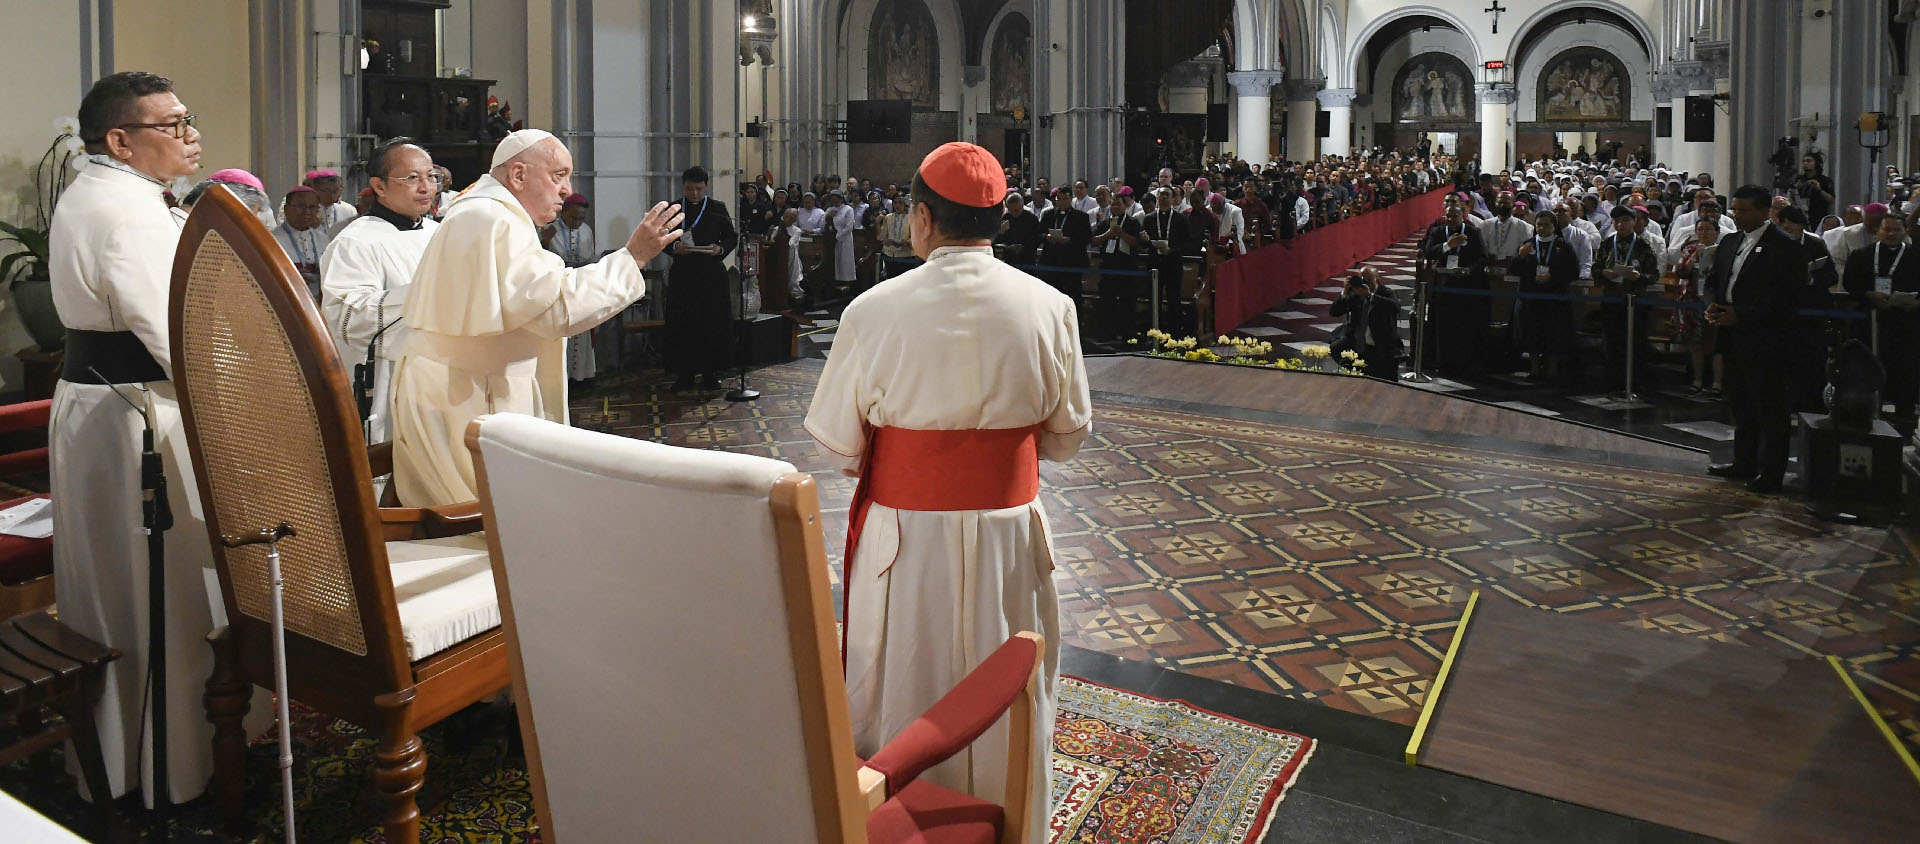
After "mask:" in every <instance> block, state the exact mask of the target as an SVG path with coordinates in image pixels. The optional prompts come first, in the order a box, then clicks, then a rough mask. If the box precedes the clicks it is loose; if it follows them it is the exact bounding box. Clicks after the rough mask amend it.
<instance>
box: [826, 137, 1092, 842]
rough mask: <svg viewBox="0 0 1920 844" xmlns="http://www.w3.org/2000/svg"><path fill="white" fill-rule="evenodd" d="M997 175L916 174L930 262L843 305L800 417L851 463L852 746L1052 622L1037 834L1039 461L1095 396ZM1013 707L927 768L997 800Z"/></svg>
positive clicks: (1069, 448)
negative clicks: (1007, 257)
mask: <svg viewBox="0 0 1920 844" xmlns="http://www.w3.org/2000/svg"><path fill="white" fill-rule="evenodd" d="M1005 190H1006V179H1005V176H1004V173H1003V171H1002V169H1001V167H1000V163H999V162H998V161H996V160H994V157H993V154H992V153H989V152H987V151H986V150H985V149H982V148H981V147H978V146H974V145H972V144H966V143H950V144H946V145H945V146H942V147H940V148H938V149H936V150H934V151H933V152H932V153H931V154H929V155H928V156H927V158H926V159H925V160H924V161H922V162H921V165H920V170H919V173H918V174H916V175H915V177H914V182H913V198H914V202H913V210H912V212H911V214H912V224H911V226H910V231H911V238H912V240H913V251H914V253H915V254H916V255H918V256H920V257H921V258H923V259H925V261H926V263H925V264H923V265H921V266H919V267H917V268H915V269H913V270H910V271H908V272H905V273H902V274H900V275H898V276H895V277H892V278H889V279H887V280H886V281H883V282H881V283H879V284H878V285H875V286H874V287H873V288H872V289H871V290H868V291H867V292H865V293H863V294H861V295H860V296H859V297H858V298H856V299H854V300H853V302H852V303H851V304H849V305H848V306H847V308H846V312H845V313H844V314H843V315H842V316H841V319H840V327H839V329H838V331H839V335H838V336H837V337H836V339H835V340H834V345H833V355H832V356H831V357H829V358H828V360H827V364H826V368H825V369H824V370H823V371H822V372H821V375H820V384H819V387H818V388H817V389H816V391H815V392H814V396H813V404H812V406H811V407H810V408H809V409H808V411H807V420H806V427H807V431H808V432H809V433H810V434H812V436H813V438H814V439H815V440H816V441H817V442H818V443H819V445H820V451H821V454H822V455H824V456H826V457H827V458H828V459H829V460H830V461H833V462H835V463H836V464H837V465H838V467H839V468H840V469H842V470H844V471H846V472H847V473H849V474H853V475H857V476H858V477H859V478H860V484H859V487H858V490H857V491H856V493H855V498H854V504H853V508H852V513H851V516H850V524H849V526H848V530H847V536H848V542H847V554H846V557H845V560H846V574H845V578H844V580H845V583H846V601H845V606H846V673H847V695H848V698H849V703H850V707H849V708H850V711H851V714H852V718H853V734H854V747H855V749H856V750H857V751H859V752H860V753H861V754H862V755H863V757H864V756H866V755H869V754H872V753H873V752H875V751H876V750H878V749H879V748H880V747H881V746H883V745H884V744H886V742H887V741H888V740H890V739H892V738H893V737H894V736H895V735H897V734H899V732H900V731H901V730H902V729H904V728H905V727H906V726H907V725H908V724H910V723H912V722H913V720H914V719H915V718H917V717H919V716H920V714H921V713H923V712H925V711H926V710H927V708H928V707H930V706H931V705H932V704H933V703H934V702H935V701H936V700H938V699H939V698H940V696H941V695H942V694H944V693H946V691H947V690H948V689H951V688H952V687H953V686H954V685H955V684H956V683H958V682H959V681H960V680H961V678H963V677H965V676H966V674H967V672H969V671H971V670H973V668H974V667H975V666H977V665H978V664H979V663H980V661H981V660H983V659H985V658H986V657H987V656H988V655H989V654H991V653H992V652H993V650H994V649H995V648H997V647H999V646H1000V644H1001V643H1003V642H1005V641H1006V639H1007V638H1008V637H1009V636H1011V635H1013V634H1015V633H1019V632H1022V631H1032V632H1036V633H1039V634H1041V635H1042V636H1045V637H1046V642H1047V647H1046V651H1045V652H1044V660H1045V661H1044V665H1043V669H1042V670H1043V676H1042V683H1041V687H1040V695H1039V703H1040V712H1039V715H1038V717H1037V718H1036V719H1035V720H1034V730H1035V733H1036V735H1035V737H1034V738H1035V742H1034V745H1033V746H1034V748H1035V752H1034V754H1033V760H1032V761H1033V772H1032V779H1033V782H1034V784H1035V787H1036V788H1037V789H1038V790H1039V792H1040V793H1039V794H1038V795H1037V799H1034V800H1033V802H1031V803H1030V804H1029V808H1030V811H1031V816H1030V819H1029V822H1028V823H1029V829H1030V830H1032V831H1033V835H1034V836H1035V837H1034V839H1033V840H1035V841H1042V840H1044V839H1045V835H1046V831H1047V824H1046V822H1045V820H1046V817H1047V815H1048V812H1049V809H1050V803H1049V800H1048V798H1047V796H1046V786H1047V783H1048V782H1049V781H1050V780H1051V778H1052V777H1051V774H1050V773H1049V772H1048V765H1049V763H1050V758H1051V753H1049V752H1047V750H1048V749H1049V748H1051V747H1052V746H1053V742H1052V737H1053V714H1054V706H1055V702H1056V691H1055V683H1056V680H1057V679H1058V676H1059V667H1060V660H1059V655H1060V623H1059V595H1058V592H1057V591H1056V590H1055V588H1054V585H1053V555H1052V540H1051V538H1050V536H1049V534H1048V529H1047V514H1046V512H1045V510H1044V509H1042V507H1041V504H1040V500H1039V498H1038V497H1037V496H1038V491H1039V463H1038V461H1039V460H1042V459H1045V460H1066V459H1069V458H1071V457H1072V456H1073V455H1074V453H1075V452H1077V451H1078V450H1079V448H1080V443H1081V442H1082V441H1083V440H1085V439H1086V437H1087V435H1088V434H1089V433H1090V432H1091V430H1092V428H1091V420H1092V407H1091V403H1090V398H1089V395H1088V391H1087V377H1086V367H1085V365H1084V364H1083V363H1082V361H1081V358H1080V330H1079V320H1078V317H1077V315H1076V314H1075V311H1074V303H1073V301H1072V300H1071V299H1068V298H1067V297H1066V296H1064V295H1062V294H1061V293H1059V292H1058V291H1056V290H1054V289H1053V288H1051V287H1048V286H1047V285H1046V283H1044V282H1042V281H1040V280H1039V279H1037V278H1035V277H1033V276H1030V275H1027V274H1026V273H1023V272H1020V271H1018V270H1015V269H1013V268H1012V267H1009V266H1007V265H1006V264H1004V263H1002V262H1000V261H998V260H996V259H995V258H994V257H993V249H992V238H993V236H994V234H995V233H996V232H998V231H999V228H1000V211H999V208H1000V204H999V203H1000V198H1001V196H1002V194H1003V192H1004V191H1005ZM1008 729H1009V726H1008V719H1006V718H1004V717H1003V718H1002V719H1001V720H1000V722H999V723H998V724H996V725H995V726H994V727H993V728H992V729H990V730H988V731H987V732H986V733H985V734H984V735H983V736H981V738H980V739H979V740H978V741H976V742H974V743H973V745H972V746H971V747H970V748H969V749H967V750H965V751H962V752H961V753H959V754H958V755H956V756H954V757H953V758H952V759H949V760H948V761H946V762H944V763H941V764H940V765H938V766H935V767H934V768H932V769H930V770H929V771H927V772H926V773H925V774H922V775H921V776H922V778H928V779H931V780H932V781H933V782H935V783H937V784H939V785H942V786H946V787H948V788H953V789H956V790H959V791H963V792H966V793H969V794H972V795H974V796H976V797H979V798H981V799H984V800H991V801H993V802H996V803H998V802H1002V801H1003V800H1004V797H1005V795H1004V793H1003V792H1004V791H1005V785H1006V784H1005V782H1004V780H1005V773H1006V747H1007V730H1008Z"/></svg>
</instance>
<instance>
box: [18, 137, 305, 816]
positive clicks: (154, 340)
mask: <svg viewBox="0 0 1920 844" xmlns="http://www.w3.org/2000/svg"><path fill="white" fill-rule="evenodd" d="M163 190H165V186H164V185H162V184H160V183H159V182H156V181H154V180H152V179H151V178H149V177H147V176H146V175H144V174H141V173H139V172H136V171H134V170H132V169H130V168H128V167H126V165H124V164H121V163H119V162H117V161H114V160H112V159H110V158H107V157H106V156H96V157H94V159H93V163H91V164H89V165H88V166H87V168H86V169H85V170H84V171H82V172H81V173H80V175H79V176H77V177H75V178H74V181H73V186H72V187H70V188H68V189H67V192H66V193H65V194H64V195H63V196H62V197H61V200H60V207H59V208H58V210H56V211H55V212H54V217H53V227H52V236H51V243H50V248H49V253H50V256H49V264H50V267H49V269H50V270H51V275H52V280H53V281H52V292H53V303H54V307H55V308H56V309H58V311H59V313H60V322H61V323H62V324H63V325H65V326H66V327H67V331H68V339H67V349H66V354H65V360H66V371H65V372H64V373H62V375H61V379H60V381H59V382H58V383H57V384H56V385H55V386H54V395H53V418H52V421H51V422H50V426H49V430H48V443H49V447H50V449H51V457H52V461H51V463H52V466H51V472H50V475H51V477H50V480H51V482H52V492H53V524H54V536H53V570H54V580H55V582H57V583H58V584H59V585H60V586H59V588H60V620H61V621H62V622H64V623H65V624H66V625H67V626H69V627H72V628H73V629H74V630H75V631H77V632H79V633H80V634H82V635H84V636H87V637H88V638H91V639H93V640H95V641H97V642H100V643H101V644H104V645H106V646H108V647H112V648H117V649H119V650H120V652H121V654H122V656H121V657H120V659H118V660H115V661H114V662H113V663H111V664H109V665H108V666H107V673H106V683H105V688H104V689H103V691H102V693H101V695H100V702H99V703H98V704H96V705H95V707H94V719H95V722H96V723H97V724H98V725H99V730H100V746H101V751H102V753H103V755H104V756H105V758H106V767H107V782H108V783H109V784H110V786H111V790H112V791H113V795H114V796H115V797H119V796H120V795H122V794H125V793H127V792H128V791H130V790H132V789H136V788H138V789H140V790H141V791H142V793H144V794H147V795H149V796H148V797H147V804H148V805H149V806H151V805H152V802H153V801H152V797H151V795H152V793H153V789H152V787H151V785H152V778H151V774H152V772H151V765H150V763H151V761H152V751H151V749H150V748H149V749H143V745H145V744H148V743H150V742H151V740H152V737H153V730H152V728H151V727H150V726H148V725H147V724H144V723H143V721H144V720H145V719H143V717H142V714H141V702H142V700H143V693H144V691H145V690H146V684H147V670H148V666H149V665H151V664H152V662H151V659H152V657H151V654H150V652H149V650H148V627H147V606H148V604H147V599H148V593H147V565H148V562H147V540H146V537H145V536H144V535H143V533H142V530H141V508H140V450H141V447H140V442H141V435H142V432H143V431H144V430H145V427H146V424H145V423H144V422H143V421H142V419H141V414H142V413H143V412H144V413H145V414H147V416H148V417H149V418H151V419H152V420H153V429H154V447H155V450H157V451H158V452H160V455H161V458H162V463H163V465H164V467H165V469H166V475H167V501H168V505H169V507H170V509H171V510H172V511H173V527H172V529H171V530H168V531H167V533H166V543H165V547H166V572H167V578H166V590H165V594H166V604H167V612H166V615H167V626H166V636H167V641H166V655H165V660H166V675H167V699H166V701H165V712H166V719H167V776H168V779H167V783H168V785H169V786H170V789H169V790H170V791H171V792H172V795H171V796H172V799H173V800H174V801H175V802H184V801H187V800H191V799H193V798H194V797H197V796H199V794H200V793H201V792H202V791H203V790H205V788H206V785H207V779H208V777H209V776H211V775H212V772H213V755H212V741H213V725H212V724H209V723H207V718H206V714H205V711H204V710H203V709H202V707H201V704H200V697H201V695H202V694H204V693H205V692H206V682H207V677H208V675H209V674H210V673H212V671H213V651H212V649H211V648H209V647H207V634H208V633H210V632H212V630H213V628H214V627H215V626H216V625H224V624H226V613H225V612H224V610H223V608H222V607H221V604H220V589H219V584H218V581H217V580H216V578H215V575H214V570H213V551H212V548H211V547H210V546H209V545H208V540H207V527H206V517H205V515H204V512H203V511H202V509H201V506H200V496H199V486H198V485H197V484H196V482H195V480H194V476H193V463H192V461H191V460H190V459H189V457H188V454H187V441H186V440H187V436H186V429H185V428H184V427H183V426H182V424H181V420H180V407H179V404H178V403H177V402H176V400H175V397H174V391H173V383H172V381H171V380H169V379H170V378H171V373H172V370H173V367H172V358H171V353H170V348H169V346H168V336H169V335H168V317H167V300H168V292H169V285H170V283H171V279H172V275H173V256H174V250H175V248H176V247H177V246H178V245H179V242H180V226H179V224H178V222H177V221H176V220H175V219H174V217H173V215H171V214H169V213H168V211H167V204H166V202H165V200H163V199H162V198H161V196H160V194H161V192H162V191H163ZM96 372H97V373H98V375H96V374H95V373H96ZM116 390H118V392H119V394H118V395H116V394H115V391H116ZM129 400H130V401H131V404H130V403H129ZM254 692H255V696H254V700H253V706H252V709H251V710H250V711H249V713H248V714H249V716H250V718H249V721H248V724H247V727H248V734H249V735H257V734H258V733H259V731H260V730H262V729H264V728H265V725H266V723H267V722H268V720H270V719H271V718H272V714H273V713H272V707H270V706H266V705H265V704H266V701H267V697H266V694H265V692H264V690H261V689H255V690H254ZM142 736H145V739H144V740H143V739H142V738H141V737H142ZM67 758H68V760H69V767H70V768H72V769H73V770H74V771H76V772H77V771H78V766H77V765H73V764H71V762H72V760H73V758H74V757H73V755H72V754H71V753H69V754H68V757H67Z"/></svg>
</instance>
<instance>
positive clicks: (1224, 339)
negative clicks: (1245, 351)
mask: <svg viewBox="0 0 1920 844" xmlns="http://www.w3.org/2000/svg"><path fill="white" fill-rule="evenodd" d="M1213 342H1214V345H1218V346H1225V345H1229V344H1232V343H1233V341H1232V340H1229V339H1227V335H1225V334H1222V335H1220V339H1218V340H1215V341H1213Z"/></svg>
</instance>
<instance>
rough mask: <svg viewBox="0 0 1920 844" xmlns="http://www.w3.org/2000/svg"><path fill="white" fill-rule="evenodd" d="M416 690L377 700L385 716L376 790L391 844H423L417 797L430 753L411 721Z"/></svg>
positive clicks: (376, 753) (375, 767)
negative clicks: (421, 741) (422, 743)
mask: <svg viewBox="0 0 1920 844" xmlns="http://www.w3.org/2000/svg"><path fill="white" fill-rule="evenodd" d="M413 694H414V692H413V690H412V689H407V690H405V691H402V692H399V693H396V694H391V695H381V696H380V697H378V698H375V699H374V705H375V706H377V707H379V709H380V714H381V724H380V744H379V745H378V746H376V747H375V748H374V749H373V760H374V761H373V787H374V789H375V790H377V791H378V792H379V793H380V797H381V799H382V801H383V802H385V804H386V805H385V806H384V807H382V818H381V824H382V825H383V826H384V827H385V829H386V833H387V841H388V842H389V843H390V844H419V841H420V807H419V805H418V803H416V802H415V798H416V797H417V796H418V795H419V793H420V786H421V785H422V784H424V783H425V782H426V781H427V751H426V748H425V747H424V746H423V745H421V744H420V736H419V735H418V734H416V733H415V732H414V729H413V723H412V719H411V717H410V716H411V712H410V710H411V709H412V703H413Z"/></svg>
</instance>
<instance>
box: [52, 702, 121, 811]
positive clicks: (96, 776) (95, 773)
mask: <svg viewBox="0 0 1920 844" xmlns="http://www.w3.org/2000/svg"><path fill="white" fill-rule="evenodd" d="M105 670H106V668H105V667H104V666H98V665H96V666H92V667H91V668H90V669H88V676H87V678H86V679H85V681H84V682H85V684H86V686H85V689H86V691H85V692H84V693H82V694H81V695H80V696H78V697H64V698H61V699H60V700H58V701H55V702H54V704H53V708H54V711H55V712H58V713H60V717H62V718H65V719H67V726H68V727H69V728H70V729H71V736H70V737H71V738H72V739H73V752H74V754H75V755H76V756H78V757H79V762H80V776H81V778H83V779H84V780H86V783H87V793H88V794H90V795H92V796H93V805H94V807H95V808H96V809H98V810H99V811H100V835H101V838H100V840H102V841H111V842H123V841H128V840H131V836H130V835H129V834H128V833H129V832H130V830H128V829H127V828H126V827H124V826H122V825H121V822H120V813H119V812H117V811H115V810H114V808H113V788H112V786H110V785H108V784H107V762H106V757H105V755H104V754H103V753H102V752H101V750H100V730H99V727H98V725H97V724H96V723H95V722H94V720H93V706H94V703H95V702H96V701H98V700H99V699H100V675H101V674H102V673H104V672H105Z"/></svg>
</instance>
